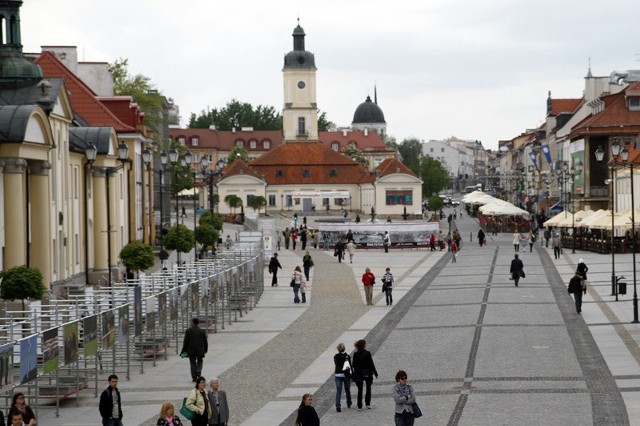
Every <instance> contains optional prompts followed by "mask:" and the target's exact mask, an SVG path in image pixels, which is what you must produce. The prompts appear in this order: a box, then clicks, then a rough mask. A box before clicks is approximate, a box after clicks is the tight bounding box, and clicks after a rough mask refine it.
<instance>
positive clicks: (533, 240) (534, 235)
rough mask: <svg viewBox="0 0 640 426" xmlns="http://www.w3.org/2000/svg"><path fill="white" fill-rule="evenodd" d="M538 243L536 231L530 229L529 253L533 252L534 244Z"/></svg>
mask: <svg viewBox="0 0 640 426" xmlns="http://www.w3.org/2000/svg"><path fill="white" fill-rule="evenodd" d="M535 243H536V234H535V232H533V230H532V231H529V253H533V245H534V244H535Z"/></svg>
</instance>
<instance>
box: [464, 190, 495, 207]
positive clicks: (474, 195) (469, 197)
mask: <svg viewBox="0 0 640 426" xmlns="http://www.w3.org/2000/svg"><path fill="white" fill-rule="evenodd" d="M485 195H489V194H487V193H486V192H483V191H480V190H477V191H473V192H470V193H468V194H467V195H465V196H464V197H462V202H463V203H469V204H471V202H472V201H474V200H475V199H476V198H480V197H484V196H485Z"/></svg>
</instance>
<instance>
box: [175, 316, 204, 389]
mask: <svg viewBox="0 0 640 426" xmlns="http://www.w3.org/2000/svg"><path fill="white" fill-rule="evenodd" d="M198 324H200V320H199V319H198V318H194V319H192V320H191V327H189V328H188V329H187V331H185V332H184V342H183V343H182V350H181V351H180V352H181V353H186V354H187V355H189V363H190V364H191V379H193V381H194V382H195V381H196V380H197V379H198V377H200V375H201V374H202V359H203V358H204V354H206V353H207V351H208V350H209V345H208V343H207V333H205V331H204V330H202V329H201V328H200V327H198Z"/></svg>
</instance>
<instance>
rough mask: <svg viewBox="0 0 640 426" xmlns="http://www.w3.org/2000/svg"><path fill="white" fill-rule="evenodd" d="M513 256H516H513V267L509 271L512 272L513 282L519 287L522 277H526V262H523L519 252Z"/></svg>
mask: <svg viewBox="0 0 640 426" xmlns="http://www.w3.org/2000/svg"><path fill="white" fill-rule="evenodd" d="M513 256H514V257H513V260H512V261H511V267H510V268H509V272H510V273H511V278H512V279H513V282H514V283H515V284H516V287H518V282H519V281H520V278H524V264H523V263H522V260H520V259H519V258H518V255H517V254H515V255H513Z"/></svg>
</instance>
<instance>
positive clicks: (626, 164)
mask: <svg viewBox="0 0 640 426" xmlns="http://www.w3.org/2000/svg"><path fill="white" fill-rule="evenodd" d="M620 158H621V159H622V163H623V167H625V168H626V167H629V169H630V172H631V259H632V262H633V322H634V323H638V322H640V321H639V320H638V291H637V288H636V216H635V211H636V205H635V201H634V194H633V162H630V163H629V162H628V160H629V150H628V149H627V147H626V146H625V147H624V148H622V151H620Z"/></svg>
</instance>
